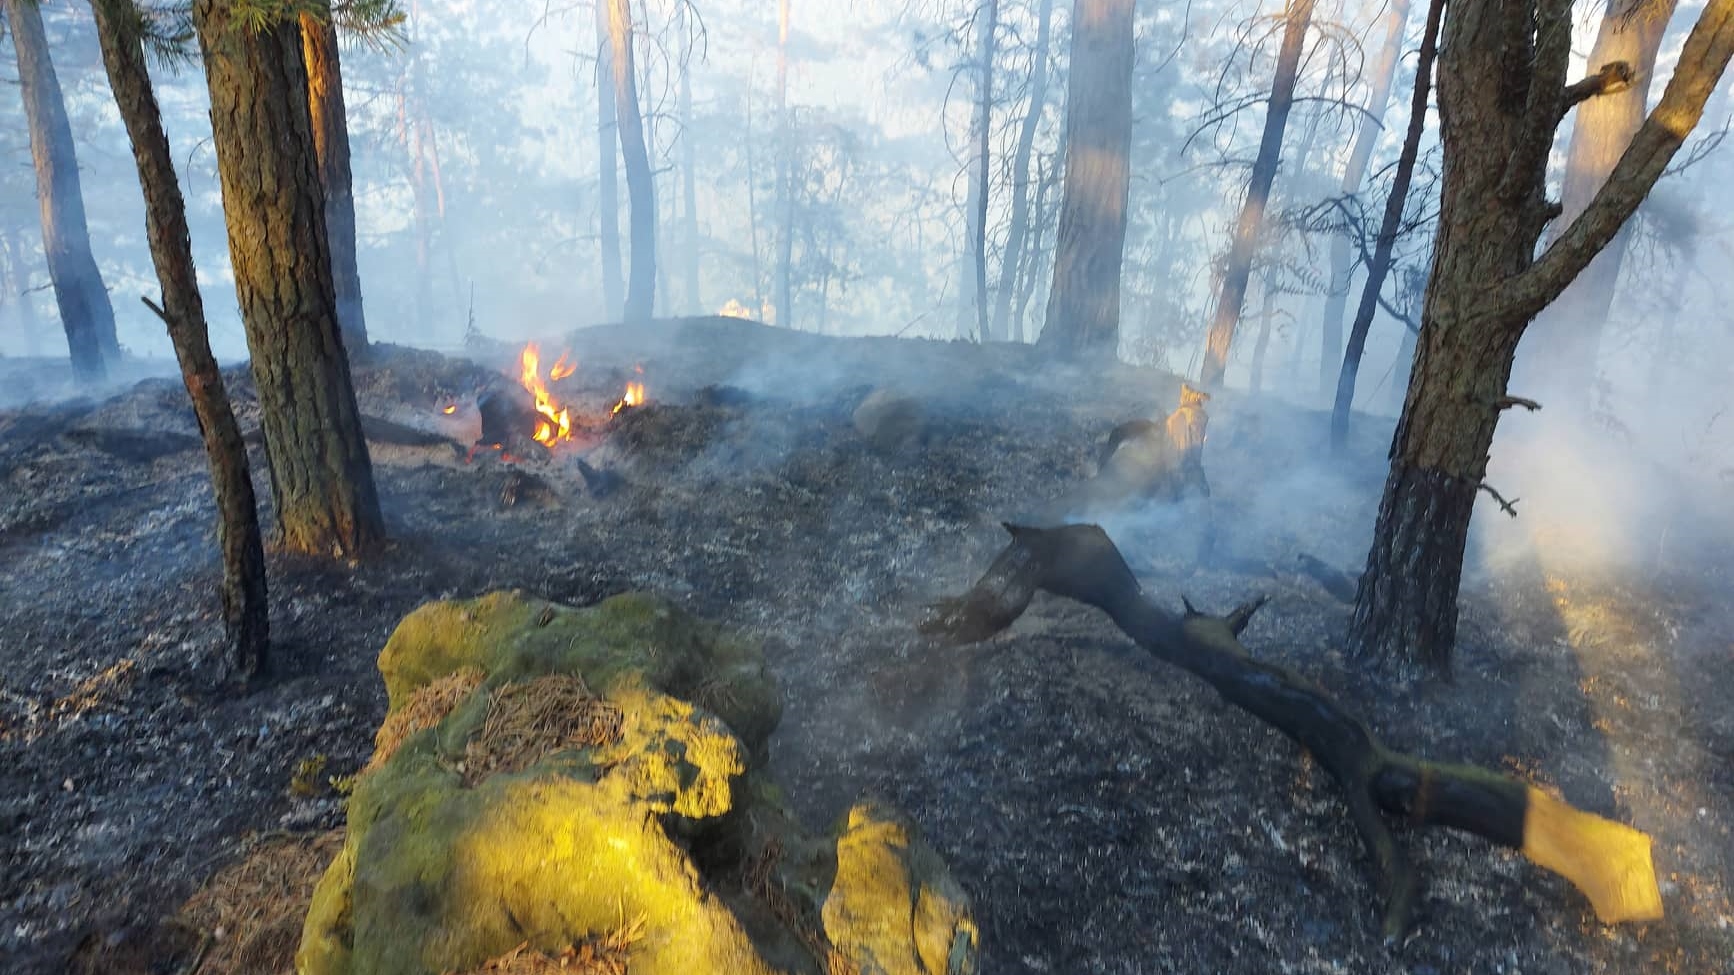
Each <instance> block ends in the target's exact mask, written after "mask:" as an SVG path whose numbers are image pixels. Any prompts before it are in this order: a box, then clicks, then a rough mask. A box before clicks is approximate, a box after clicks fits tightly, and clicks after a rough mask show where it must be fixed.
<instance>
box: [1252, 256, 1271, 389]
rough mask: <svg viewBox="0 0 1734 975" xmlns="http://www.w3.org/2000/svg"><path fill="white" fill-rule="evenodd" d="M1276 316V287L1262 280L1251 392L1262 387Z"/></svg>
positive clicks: (1253, 354) (1253, 349)
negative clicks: (1261, 298)
mask: <svg viewBox="0 0 1734 975" xmlns="http://www.w3.org/2000/svg"><path fill="white" fill-rule="evenodd" d="M1275 316H1276V288H1274V287H1272V286H1271V282H1270V281H1269V280H1268V279H1267V280H1266V281H1265V282H1264V308H1263V309H1262V310H1261V311H1260V312H1259V313H1258V341H1257V342H1254V343H1253V346H1252V385H1251V387H1250V389H1251V390H1252V392H1254V393H1256V392H1259V391H1260V390H1261V389H1263V388H1264V354H1265V352H1266V350H1268V349H1269V348H1270V323H1271V319H1272V318H1274V317H1275Z"/></svg>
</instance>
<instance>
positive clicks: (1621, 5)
mask: <svg viewBox="0 0 1734 975" xmlns="http://www.w3.org/2000/svg"><path fill="white" fill-rule="evenodd" d="M1674 7H1675V2H1674V0H1610V2H1609V3H1608V6H1607V13H1606V15H1605V16H1604V17H1603V18H1602V23H1601V29H1600V31H1599V33H1598V34H1597V35H1596V41H1595V46H1594V47H1593V48H1591V49H1590V55H1589V68H1590V70H1591V71H1595V70H1598V69H1599V68H1601V66H1602V65H1604V64H1611V63H1614V62H1625V63H1626V64H1627V65H1629V66H1630V67H1631V70H1632V81H1631V84H1630V85H1629V86H1628V87H1626V88H1623V89H1621V90H1619V91H1615V92H1611V93H1609V94H1605V95H1601V96H1599V97H1597V98H1592V99H1590V100H1589V101H1587V102H1584V103H1583V104H1582V105H1580V106H1578V109H1577V118H1576V120H1575V122H1574V124H1573V126H1572V131H1571V141H1570V144H1569V147H1568V149H1567V151H1566V163H1565V177H1564V179H1563V181H1562V182H1563V185H1562V188H1561V193H1560V201H1559V202H1560V208H1561V212H1560V215H1559V216H1558V217H1557V218H1555V220H1554V222H1553V223H1552V224H1551V229H1552V230H1553V232H1554V234H1555V235H1557V234H1558V233H1559V232H1560V231H1562V230H1564V229H1565V228H1566V227H1567V226H1568V225H1569V224H1570V223H1571V222H1572V221H1573V220H1575V219H1577V216H1578V214H1580V213H1582V212H1583V210H1584V207H1586V206H1588V205H1589V201H1590V199H1591V198H1592V197H1593V196H1595V193H1596V191H1597V190H1599V189H1601V187H1602V184H1603V183H1604V182H1605V181H1606V180H1607V176H1608V173H1609V172H1611V171H1612V170H1613V168H1614V164H1615V163H1617V162H1619V159H1620V154H1621V153H1622V152H1624V151H1625V148H1626V146H1627V145H1629V144H1630V143H1631V141H1632V136H1633V135H1634V134H1636V133H1637V131H1638V128H1639V127H1640V126H1641V125H1643V122H1644V105H1645V100H1646V99H1647V98H1648V97H1649V92H1650V81H1651V79H1652V78H1653V77H1654V76H1655V70H1656V54H1657V51H1659V50H1660V48H1661V46H1662V35H1663V34H1664V33H1665V32H1666V30H1667V27H1668V19H1669V18H1670V17H1671V16H1673V12H1674ZM1629 238H1630V234H1628V233H1626V232H1624V231H1622V232H1621V233H1619V234H1617V235H1615V237H1614V239H1613V240H1612V241H1610V242H1609V243H1608V245H1607V247H1605V248H1604V249H1603V250H1602V252H1601V253H1600V254H1597V255H1596V257H1595V259H1594V260H1592V261H1591V262H1590V265H1589V268H1588V269H1587V273H1585V274H1582V275H1579V277H1578V278H1577V279H1576V280H1574V281H1573V282H1572V283H1571V285H1570V286H1568V287H1567V288H1566V289H1565V292H1564V293H1563V294H1561V295H1560V296H1559V298H1558V299H1557V300H1556V301H1554V303H1553V304H1552V305H1551V306H1549V307H1548V309H1547V311H1545V312H1544V313H1542V315H1541V316H1540V317H1539V318H1538V319H1537V320H1536V322H1535V325H1534V328H1533V329H1532V332H1531V334H1530V337H1529V340H1528V343H1527V344H1526V345H1525V346H1524V349H1525V352H1524V354H1523V356H1522V357H1521V359H1520V360H1519V365H1518V373H1519V374H1520V375H1526V374H1528V373H1532V372H1533V373H1535V374H1536V375H1535V377H1534V378H1535V381H1536V382H1537V383H1538V385H1540V386H1541V389H1540V390H1538V392H1539V394H1540V395H1541V396H1542V397H1544V398H1545V399H1546V401H1547V402H1548V403H1550V404H1557V407H1559V408H1568V409H1567V411H1568V412H1573V413H1577V414H1580V415H1581V414H1582V413H1584V412H1586V411H1587V410H1588V408H1589V405H1590V403H1589V392H1590V390H1592V389H1593V388H1594V385H1595V379H1596V359H1597V357H1598V356H1599V354H1600V351H1601V336H1602V332H1603V331H1604V330H1605V329H1606V327H1607V320H1608V311H1609V309H1610V308H1611V307H1612V306H1613V301H1614V289H1615V286H1616V285H1617V284H1618V282H1619V277H1620V264H1621V263H1622V261H1623V260H1624V258H1625V251H1626V242H1627V240H1628V239H1629Z"/></svg>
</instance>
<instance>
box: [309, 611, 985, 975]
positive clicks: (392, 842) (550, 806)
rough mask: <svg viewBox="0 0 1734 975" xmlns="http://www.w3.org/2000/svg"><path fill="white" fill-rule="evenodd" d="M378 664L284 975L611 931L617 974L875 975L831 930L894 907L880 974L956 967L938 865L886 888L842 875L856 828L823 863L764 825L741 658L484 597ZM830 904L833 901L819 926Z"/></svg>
mask: <svg viewBox="0 0 1734 975" xmlns="http://www.w3.org/2000/svg"><path fill="white" fill-rule="evenodd" d="M379 667H380V672H381V674H382V675H383V676H384V678H385V683H386V689H387V694H388V698H389V706H390V710H391V713H392V714H393V715H399V719H398V720H397V721H396V722H395V724H393V727H395V728H398V729H401V740H398V739H397V738H394V739H393V740H392V741H391V742H390V743H389V745H390V747H389V749H388V748H387V747H386V743H385V742H384V741H383V740H382V743H381V746H380V749H381V750H380V753H379V754H378V755H377V756H376V759H375V761H374V762H373V763H370V765H369V769H368V770H367V771H365V772H364V773H363V774H362V775H361V776H360V777H359V779H358V780H357V782H356V784H355V788H354V791H353V793H352V795H351V796H350V799H349V806H348V817H349V821H348V832H347V838H346V842H345V845H344V848H343V850H342V852H341V853H340V854H339V855H338V856H337V858H336V859H335V860H334V861H333V862H332V864H331V866H330V868H329V869H328V870H327V872H326V874H325V876H324V878H323V879H322V880H321V882H320V884H319V886H318V889H317V890H316V891H315V892H314V896H313V902H312V905H311V907H310V909H309V911H308V915H307V919H306V923H305V926H304V929H303V932H302V941H301V947H300V951H299V952H298V954H297V956H296V967H297V971H298V972H300V973H302V975H431V973H443V972H464V971H469V970H473V969H475V968H477V967H479V966H481V965H483V964H485V963H486V962H488V961H489V960H491V959H495V958H498V957H500V956H502V955H504V954H506V953H507V952H510V951H511V950H513V949H514V948H516V947H517V946H519V945H521V944H524V943H526V942H528V943H529V945H530V946H532V947H533V948H535V949H538V950H541V951H544V952H547V953H549V954H551V955H552V954H556V953H558V952H560V951H561V950H563V949H565V948H568V947H570V946H573V945H577V944H580V943H583V942H585V941H586V939H594V938H599V937H603V936H606V935H608V934H610V933H615V932H620V931H622V930H627V929H631V930H633V931H634V932H638V933H636V934H635V943H634V944H633V945H632V946H631V949H630V952H631V954H630V958H631V961H630V968H631V971H632V972H634V973H635V975H700V973H707V972H730V973H736V972H738V973H742V975H753V973H760V972H763V973H770V972H782V971H790V972H815V973H816V972H819V971H821V970H823V969H824V968H825V967H826V966H828V965H830V964H831V963H832V962H834V961H835V959H828V958H827V957H826V955H827V954H829V953H834V954H836V955H839V956H841V957H842V958H844V959H846V960H847V961H848V962H850V963H852V964H854V966H855V968H856V969H857V970H859V971H861V972H863V973H865V972H871V971H878V970H881V969H879V968H875V967H872V966H873V965H875V964H876V962H874V961H873V959H872V957H870V956H869V954H868V953H867V952H868V951H869V950H870V951H871V952H878V953H887V954H894V953H896V952H897V951H898V950H899V949H896V948H894V947H890V945H891V943H892V942H891V939H893V938H894V935H893V934H892V933H889V932H879V933H875V934H874V935H873V936H872V937H865V936H862V935H860V934H859V931H860V930H863V929H862V928H861V923H865V922H858V921H855V920H850V919H853V918H868V917H871V916H876V915H873V914H872V911H873V910H874V908H873V907H872V906H871V905H873V904H885V905H889V904H893V903H897V902H898V901H899V898H901V903H902V905H903V906H902V911H903V917H904V921H903V937H904V946H903V948H902V949H901V952H902V953H903V954H907V955H910V956H911V957H913V958H915V959H916V960H917V967H913V968H911V967H897V968H884V969H883V970H884V971H886V972H887V973H889V972H905V971H907V972H911V973H922V975H925V973H930V972H931V973H940V972H947V973H959V972H962V971H964V970H965V969H962V968H959V967H958V966H957V965H956V964H953V963H952V962H953V961H955V959H952V957H951V956H952V955H953V954H955V947H956V946H955V945H954V941H955V940H956V939H955V937H954V934H955V932H956V931H959V930H963V927H962V926H963V925H967V922H968V913H967V912H968V908H967V904H966V900H965V899H964V897H963V895H962V893H961V891H959V890H957V889H956V885H955V884H953V883H952V882H951V880H950V878H949V877H948V876H946V875H945V873H944V868H943V866H942V865H940V864H939V863H938V860H937V857H933V856H932V854H931V853H930V852H929V851H925V848H923V847H918V844H917V845H916V846H914V847H912V845H911V844H910V843H909V842H908V841H907V839H905V842H904V843H903V845H902V847H900V848H899V849H900V850H901V851H902V852H901V854H900V855H901V856H902V858H903V859H902V860H901V861H900V862H901V863H903V867H902V868H901V869H902V871H903V873H902V874H900V875H897V876H902V877H904V878H905V880H904V884H905V886H904V887H903V889H902V890H901V892H899V891H898V890H897V889H896V884H897V882H898V881H897V876H893V875H892V874H891V873H884V872H883V871H880V870H879V868H878V867H877V866H875V867H872V868H871V869H868V870H865V871H863V870H861V869H857V867H856V866H855V865H854V864H856V863H857V861H859V860H860V859H861V857H859V856H856V854H855V853H854V852H853V851H854V849H855V847H858V846H863V842H864V841H858V840H852V839H851V837H854V836H856V834H857V833H861V834H862V835H866V834H865V833H864V832H863V830H865V829H866V828H867V827H865V826H863V827H861V829H856V828H855V827H854V826H853V825H852V826H851V828H850V830H849V831H846V832H845V833H844V843H843V844H841V845H840V846H839V848H838V849H836V850H833V849H832V848H831V847H830V845H829V844H828V843H825V842H823V841H818V840H813V839H810V838H807V837H805V836H803V835H801V834H800V833H799V830H798V827H797V826H795V825H794V821H793V819H792V817H790V816H789V815H788V813H787V811H786V810H785V809H784V808H783V807H782V805H781V802H780V800H779V793H778V791H777V790H776V788H775V787H774V786H773V785H771V784H770V783H769V780H768V779H767V778H766V777H765V776H764V774H763V771H762V769H763V757H764V755H765V754H766V746H767V742H768V739H769V737H770V733H771V731H772V730H773V729H774V728H775V726H776V722H777V719H778V717H779V712H780V704H779V700H778V697H777V693H776V688H775V685H774V684H773V683H772V681H771V679H770V677H769V675H768V673H767V672H766V670H765V667H764V662H763V658H762V655H761V654H760V651H759V650H758V648H757V647H756V646H755V645H754V644H752V643H750V642H748V641H744V640H740V639H736V638H734V637H730V636H728V635H725V634H722V633H721V632H719V631H718V630H717V629H716V628H715V627H712V626H709V625H707V624H704V623H702V622H700V621H698V620H696V619H694V618H693V617H691V616H690V615H688V614H686V613H685V612H683V611H681V610H679V609H678V608H676V607H674V606H672V605H670V604H668V603H667V602H665V601H663V600H660V599H658V598H655V597H651V596H646V595H640V594H629V595H625V596H618V597H615V598H613V599H610V600H607V601H605V602H603V603H601V604H599V605H597V606H594V607H590V608H586V609H573V608H570V607H564V606H558V605H554V604H550V603H546V602H542V601H539V600H534V599H530V598H527V597H524V596H522V595H519V594H516V593H494V594H490V595H487V596H483V597H481V598H478V599H474V600H469V601H465V602H442V603H432V604H429V605H426V606H423V607H421V608H420V609H418V610H416V611H415V612H414V613H412V614H410V615H409V616H408V617H406V618H405V619H404V621H403V622H402V624H400V625H399V627H398V629H397V631H396V632H395V633H394V634H393V635H392V637H391V639H390V641H389V642H388V643H387V644H386V647H385V650H384V651H383V652H382V653H381V654H380V660H379ZM477 672H479V673H480V674H481V675H482V676H481V678H480V680H479V681H477V680H476V678H475V676H474V674H475V673H477ZM453 674H461V675H464V679H463V680H462V681H460V682H454V681H453V680H451V679H450V676H451V675H453ZM472 685H473V686H472ZM465 687H470V690H468V692H467V693H465V692H464V688H465ZM454 688H455V690H454ZM424 689H425V693H424V692H423V691H424ZM538 707H541V708H544V709H545V710H544V711H534V710H524V709H534V708H538ZM549 708H551V709H552V710H546V709H549ZM514 709H516V710H514ZM412 713H413V716H414V719H415V720H413V721H405V720H403V718H404V717H405V716H408V715H410V714H412ZM388 723H391V719H389V718H388ZM567 725H569V726H570V727H566V726H567ZM525 729H530V731H528V732H526V731H525ZM537 736H546V737H545V740H526V739H527V738H529V739H536V738H537ZM385 737H386V736H383V735H382V739H384V738H385ZM507 751H509V752H510V753H511V754H509V755H507V754H505V752H507ZM874 821H875V822H877V821H878V820H874ZM863 848H864V846H863ZM767 850H770V851H774V852H776V853H777V854H778V855H773V856H769V857H767V856H765V855H764V854H765V851H767ZM792 850H800V851H804V852H803V853H802V855H801V856H800V857H782V858H781V859H780V858H779V857H780V856H781V851H792ZM846 851H849V852H846ZM924 856H925V857H926V859H923V857H924ZM701 863H702V864H704V868H703V870H702V871H701V869H700V866H699V864H701ZM754 864H756V865H757V868H755V867H754V866H753V865H754ZM845 867H847V868H848V869H845ZM833 873H834V874H835V876H836V878H837V879H836V882H835V883H833V884H826V883H824V881H827V880H829V879H830V877H831V875H832V874H833ZM882 873H883V874H884V875H883V876H881V874H882ZM749 876H750V877H751V878H753V879H752V880H750V881H748V880H745V879H744V878H748V877H749ZM815 878H822V879H815ZM863 878H871V879H870V882H869V881H868V880H864V879H863ZM754 891H756V892H757V893H756V894H755V893H754ZM791 892H792V895H793V896H791ZM773 901H774V903H773ZM832 901H838V903H842V904H848V905H851V906H850V907H849V909H848V911H847V912H846V913H848V914H849V919H844V920H841V921H839V922H838V923H837V925H835V926H834V925H833V924H832V922H831V918H830V912H831V906H830V905H831V902H832ZM731 905H734V906H733V907H731ZM821 905H824V907H823V909H824V911H825V912H826V914H825V918H824V920H823V926H822V931H821V921H820V918H819V914H820V909H821ZM923 905H926V906H925V907H924V906H923ZM735 908H742V909H744V913H743V912H742V911H737V910H736V909H735ZM912 912H913V914H912ZM911 916H914V917H915V918H916V921H915V923H913V924H911V923H910V921H909V918H910V917H911ZM960 919H961V920H960ZM871 923H878V922H876V921H874V922H871ZM852 925H853V926H852ZM834 927H835V929H834V930H833V928H834ZM941 928H944V929H945V931H944V932H943V933H940V929H941ZM873 930H874V931H875V932H878V929H877V928H874V929H873ZM973 930H974V929H973V927H969V928H968V931H969V938H968V945H967V947H968V957H969V959H971V960H973V950H974V934H973ZM827 936H828V937H829V940H827ZM790 945H800V946H804V950H801V951H794V952H791V951H790V950H788V946H790Z"/></svg>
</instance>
